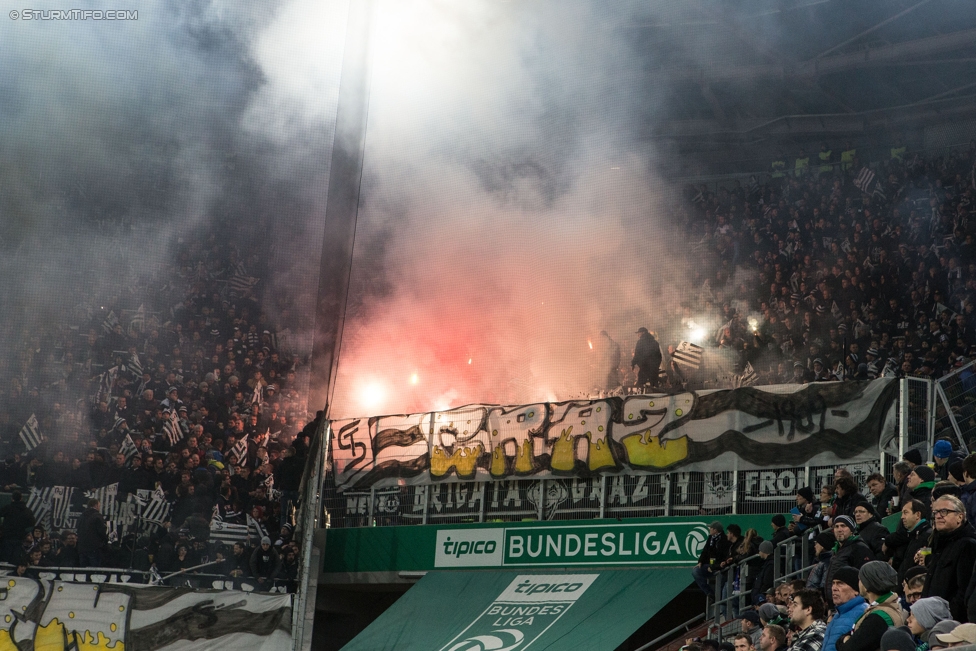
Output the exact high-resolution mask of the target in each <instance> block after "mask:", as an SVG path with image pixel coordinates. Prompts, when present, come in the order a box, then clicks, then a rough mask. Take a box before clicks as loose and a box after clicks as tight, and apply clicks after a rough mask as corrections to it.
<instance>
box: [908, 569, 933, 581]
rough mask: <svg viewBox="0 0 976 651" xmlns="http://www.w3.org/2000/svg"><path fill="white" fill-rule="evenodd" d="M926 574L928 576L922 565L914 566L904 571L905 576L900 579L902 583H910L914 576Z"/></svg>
mask: <svg viewBox="0 0 976 651" xmlns="http://www.w3.org/2000/svg"><path fill="white" fill-rule="evenodd" d="M926 574H928V570H927V569H925V566H924V565H916V566H915V567H910V568H908V570H906V571H905V576H904V578H902V581H911V580H912V579H914V578H915V577H916V576H925V575H926Z"/></svg>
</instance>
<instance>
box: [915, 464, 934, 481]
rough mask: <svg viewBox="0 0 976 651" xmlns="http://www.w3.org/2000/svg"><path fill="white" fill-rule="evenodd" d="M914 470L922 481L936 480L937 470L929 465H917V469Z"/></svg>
mask: <svg viewBox="0 0 976 651" xmlns="http://www.w3.org/2000/svg"><path fill="white" fill-rule="evenodd" d="M912 472H914V473H915V474H916V475H918V478H919V479H921V480H922V482H928V481H935V471H934V470H932V469H931V468H929V467H928V466H925V465H921V466H915V470H913V471H912Z"/></svg>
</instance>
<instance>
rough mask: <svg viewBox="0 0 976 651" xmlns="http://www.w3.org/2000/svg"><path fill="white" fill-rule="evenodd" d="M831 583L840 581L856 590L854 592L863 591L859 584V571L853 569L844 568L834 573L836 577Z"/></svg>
mask: <svg viewBox="0 0 976 651" xmlns="http://www.w3.org/2000/svg"><path fill="white" fill-rule="evenodd" d="M831 581H840V582H841V583H846V584H847V585H849V586H851V587H852V588H853V589H854V592H858V593H859V592H860V591H861V584H860V583H858V572H857V569H855V568H853V567H849V566H848V567H842V568H840V569H838V570H837V571H836V572H834V576H833V577H832V578H831Z"/></svg>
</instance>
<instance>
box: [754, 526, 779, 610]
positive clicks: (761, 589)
mask: <svg viewBox="0 0 976 651" xmlns="http://www.w3.org/2000/svg"><path fill="white" fill-rule="evenodd" d="M773 550H774V547H773V543H771V542H770V541H768V540H764V541H762V542H761V543H759V558H761V559H762V565H761V566H760V567H759V571H758V573H757V574H756V580H755V582H753V584H752V603H753V604H761V603H762V602H763V601H765V599H766V591H767V590H772V589H773V577H774V575H775V572H774V571H773V569H774V568H773Z"/></svg>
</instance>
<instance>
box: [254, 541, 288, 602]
mask: <svg viewBox="0 0 976 651" xmlns="http://www.w3.org/2000/svg"><path fill="white" fill-rule="evenodd" d="M250 569H251V576H252V577H253V578H255V579H257V582H258V583H259V584H261V588H259V589H260V590H262V591H267V590H268V589H269V587H270V585H269V584H270V583H272V582H273V581H274V580H275V578H277V576H278V572H279V571H281V555H280V554H279V553H278V550H276V549H275V548H274V547H272V546H271V538H269V537H268V536H264V537H263V538H261V544H260V545H259V546H258V547H255V548H254V552H253V553H252V554H251V563H250Z"/></svg>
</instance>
